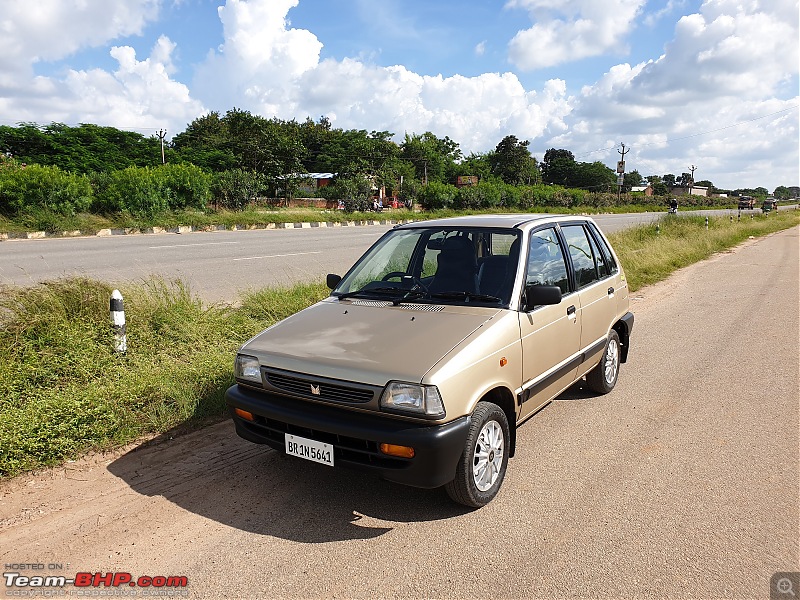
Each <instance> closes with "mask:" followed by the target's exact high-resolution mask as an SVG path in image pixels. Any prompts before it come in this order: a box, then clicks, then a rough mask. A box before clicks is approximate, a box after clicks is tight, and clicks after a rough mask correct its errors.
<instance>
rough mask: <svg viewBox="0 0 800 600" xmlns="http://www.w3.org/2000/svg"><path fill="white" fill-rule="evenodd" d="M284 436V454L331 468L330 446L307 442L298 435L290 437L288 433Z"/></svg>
mask: <svg viewBox="0 0 800 600" xmlns="http://www.w3.org/2000/svg"><path fill="white" fill-rule="evenodd" d="M284 435H285V436H286V454H288V455H290V456H297V457H299V458H305V459H306V460H313V461H314V462H318V463H322V464H323V465H328V466H329V467H332V466H333V446H332V445H330V444H323V443H322V442H318V441H316V440H309V439H308V438H304V437H300V436H298V435H290V434H288V433H287V434H284Z"/></svg>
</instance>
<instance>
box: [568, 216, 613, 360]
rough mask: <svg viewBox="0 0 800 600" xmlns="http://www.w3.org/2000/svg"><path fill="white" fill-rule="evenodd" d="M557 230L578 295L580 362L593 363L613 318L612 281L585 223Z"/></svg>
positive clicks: (602, 347) (569, 225) (604, 341)
mask: <svg viewBox="0 0 800 600" xmlns="http://www.w3.org/2000/svg"><path fill="white" fill-rule="evenodd" d="M561 233H562V235H563V236H564V242H565V244H566V246H567V249H568V255H569V257H570V262H571V263H572V270H573V273H574V279H575V286H576V290H577V293H578V297H579V312H580V317H579V320H580V322H581V334H580V351H581V353H582V358H583V361H582V362H583V363H587V364H588V363H591V366H594V364H595V363H596V362H597V359H599V357H600V353H601V352H602V351H603V350H604V348H605V345H606V338H607V336H608V330H609V329H610V327H611V325H613V323H614V321H615V320H616V314H617V301H616V289H615V287H614V280H613V278H612V276H611V274H610V273H609V272H608V265H607V264H606V263H605V261H603V255H602V253H601V252H600V249H599V247H598V245H597V242H596V241H595V240H594V238H593V237H592V235H591V234H590V233H589V231H588V229H587V225H586V224H584V223H565V224H562V225H561ZM586 370H587V368H586V366H585V365H582V368H581V372H585V371H586Z"/></svg>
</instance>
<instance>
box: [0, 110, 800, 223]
mask: <svg viewBox="0 0 800 600" xmlns="http://www.w3.org/2000/svg"><path fill="white" fill-rule="evenodd" d="M393 138H394V134H393V133H391V132H389V131H366V130H355V129H350V130H345V129H338V128H334V127H332V126H331V123H330V121H329V120H328V119H327V118H326V117H321V118H320V119H319V120H317V121H314V120H312V119H311V118H307V119H306V120H305V121H303V122H298V121H296V120H289V121H287V120H281V119H277V118H271V119H267V118H264V117H261V116H258V115H253V114H252V113H250V112H248V111H246V110H240V109H237V108H234V109H231V110H229V111H227V112H226V113H225V114H224V115H221V114H220V113H219V112H211V113H209V114H207V115H204V116H201V117H199V118H197V119H195V120H194V121H192V122H191V123H190V124H189V125H188V126H187V128H186V130H185V131H182V132H180V133H178V134H177V135H175V136H174V137H173V138H172V139H171V141H169V142H164V141H163V140H162V139H160V138H159V137H157V136H150V137H146V136H144V135H142V134H140V133H136V132H130V131H122V130H119V129H116V128H113V127H101V126H98V125H92V124H81V125H78V126H74V127H73V126H67V125H64V124H61V123H51V124H50V125H44V126H40V125H37V124H34V123H22V124H19V125H18V126H16V127H10V126H0V151H1V152H2V153H3V154H2V156H3V160H2V165H1V166H2V168H0V212H2V213H4V214H6V215H13V214H15V213H17V212H19V211H22V210H24V209H25V208H26V207H29V206H31V205H32V204H39V205H41V206H44V207H47V208H48V209H51V210H56V211H60V212H69V211H73V212H74V211H85V210H90V211H96V212H119V211H125V210H127V211H130V212H132V213H147V214H154V213H157V212H159V211H162V210H170V209H179V208H200V209H202V208H206V207H209V206H214V207H217V208H231V209H238V208H242V207H243V206H245V205H247V204H248V203H250V202H251V201H252V200H253V199H254V198H258V197H269V198H274V197H283V198H291V197H295V195H296V194H297V193H298V191H299V189H300V186H301V185H302V184H303V178H302V177H301V175H302V174H307V173H321V172H322V173H334V174H335V175H336V178H335V180H334V184H333V185H331V186H328V188H323V189H321V190H320V191H319V194H321V195H325V196H328V197H332V198H338V199H342V200H344V201H345V206H346V208H347V209H351V210H356V209H363V208H366V204H367V202H368V201H369V196H370V195H371V194H372V193H373V191H374V190H375V189H377V188H381V187H383V188H385V189H386V190H387V192H388V193H389V194H392V195H394V196H396V197H399V198H400V199H401V200H403V201H404V202H406V203H411V202H417V203H419V204H421V205H422V206H423V207H424V208H443V207H464V208H470V207H476V208H477V207H495V206H519V207H527V206H534V205H551V204H554V203H555V204H556V205H562V206H564V205H567V206H568V205H571V204H575V203H581V202H584V203H588V204H590V205H591V204H595V205H605V204H609V203H614V202H616V199H615V196H616V193H617V174H616V173H615V172H614V171H613V170H612V169H610V168H608V167H607V166H605V165H604V164H603V163H601V162H599V161H596V162H591V163H587V162H579V161H576V160H575V157H574V155H573V154H572V152H570V151H569V150H565V149H555V148H551V149H550V150H548V151H547V152H545V154H544V157H543V159H542V161H541V162H539V161H538V160H537V159H536V157H534V156H532V155H531V152H530V150H529V148H528V146H529V142H528V141H527V140H519V139H518V138H516V137H515V136H513V135H508V136H506V137H504V138H503V139H502V140H501V141H500V142H499V143H498V144H497V146H496V147H495V148H494V150H491V151H488V152H485V153H471V154H469V155H467V156H465V155H464V154H463V153H462V151H461V149H460V147H459V144H458V143H457V142H456V141H454V140H452V139H450V138H449V137H447V136H445V137H443V138H440V137H438V136H436V135H435V134H433V133H431V132H425V133H423V134H406V135H405V136H404V138H403V140H402V141H401V142H400V143H395V142H394V141H393ZM162 152H163V157H164V161H163V162H164V163H165V164H162ZM459 176H473V177H477V178H478V181H479V184H478V185H477V186H475V187H474V188H469V189H467V188H462V187H456V186H455V185H454V184H455V182H456V181H457V178H458V177H459ZM687 178H688V179H687ZM690 179H691V176H690V175H689V174H687V173H683V174H681V175H680V176H675V175H671V174H666V175H661V176H658V175H650V176H647V177H643V176H642V175H640V174H639V173H638V171H635V170H634V171H632V172H630V173H626V174H625V176H624V185H623V189H622V191H623V192H625V193H628V192H630V190H631V188H633V187H634V186H639V185H645V184H646V183H649V184H650V185H651V186H652V188H653V191H654V192H655V194H656V195H659V196H667V195H669V193H670V192H671V190H672V189H673V188H675V187H677V186H680V185H687V184H688V183H689V182H690ZM694 185H697V186H705V187H708V188H709V189H710V190H712V191H717V192H721V191H723V190H717V189H716V188H715V187H714V186H713V184H712V183H711V182H710V181H698V182H696V183H694ZM554 186H555V189H553V187H554ZM793 191H794V193H795V194H796V192H797V188H785V187H781V188H778V189H776V190H775V195H776V197H779V198H781V197H787V198H788V197H791V196H792V195H793ZM728 192H729V193H731V191H728ZM732 193H733V195H737V193H741V194H742V195H753V196H766V195H767V194H768V191H767V190H766V189H764V188H757V189H755V190H735V191H733V192H732ZM626 200H630V197H628V198H626Z"/></svg>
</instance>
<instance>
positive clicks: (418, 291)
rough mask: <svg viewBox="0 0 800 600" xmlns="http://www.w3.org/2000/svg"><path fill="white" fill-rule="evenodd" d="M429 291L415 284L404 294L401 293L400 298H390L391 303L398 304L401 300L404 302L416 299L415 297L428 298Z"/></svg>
mask: <svg viewBox="0 0 800 600" xmlns="http://www.w3.org/2000/svg"><path fill="white" fill-rule="evenodd" d="M430 295H431V293H430V292H429V291H428V290H426V289H425V288H423V287H420V286H418V285H415V286H414V287H413V288H411V289H410V290H408V291H407V292H406V293H405V294H403V295H402V296H401V297H400V298H395V299H394V300H392V304H393V305H395V306H398V305H399V304H400V303H401V302H406V301H407V300H416V299H417V298H428V297H430Z"/></svg>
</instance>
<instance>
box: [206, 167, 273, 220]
mask: <svg viewBox="0 0 800 600" xmlns="http://www.w3.org/2000/svg"><path fill="white" fill-rule="evenodd" d="M266 187H267V183H266V180H265V178H264V176H263V175H262V174H260V173H256V172H255V171H245V170H244V169H230V170H228V171H223V172H222V173H219V174H217V175H216V176H215V177H214V181H213V183H212V185H211V191H212V195H213V198H214V204H215V206H216V208H226V209H229V210H241V209H243V208H245V207H246V206H247V205H248V204H250V203H251V202H252V201H253V200H255V199H256V198H257V197H258V196H259V195H261V194H262V192H263V191H264V190H265V189H266Z"/></svg>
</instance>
